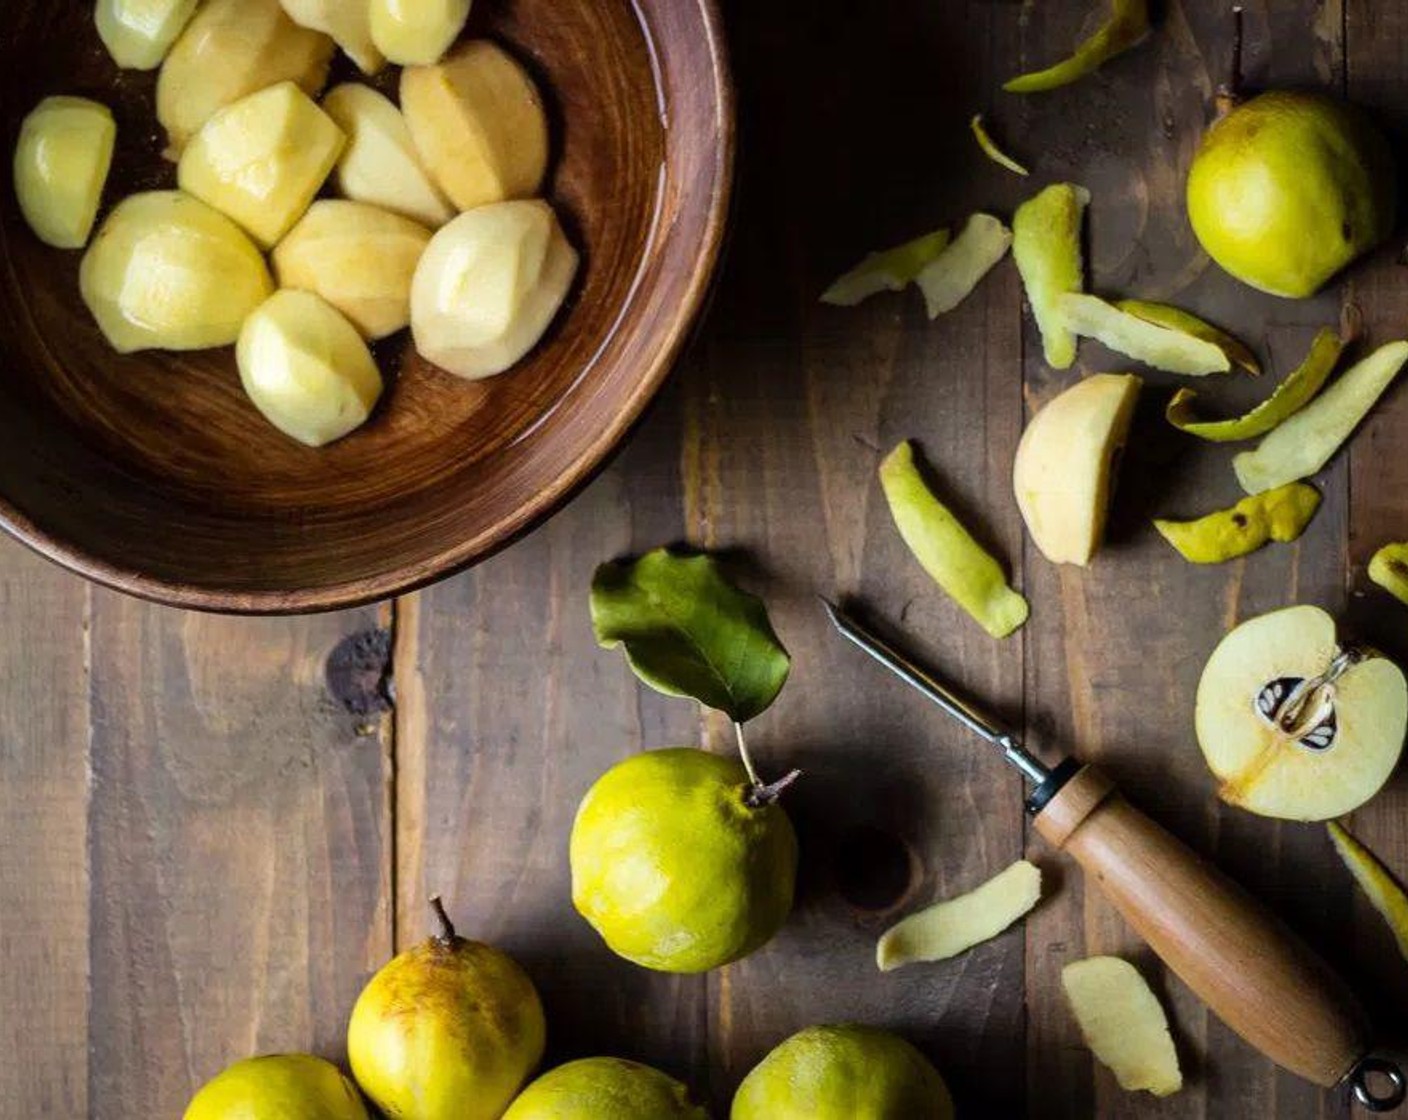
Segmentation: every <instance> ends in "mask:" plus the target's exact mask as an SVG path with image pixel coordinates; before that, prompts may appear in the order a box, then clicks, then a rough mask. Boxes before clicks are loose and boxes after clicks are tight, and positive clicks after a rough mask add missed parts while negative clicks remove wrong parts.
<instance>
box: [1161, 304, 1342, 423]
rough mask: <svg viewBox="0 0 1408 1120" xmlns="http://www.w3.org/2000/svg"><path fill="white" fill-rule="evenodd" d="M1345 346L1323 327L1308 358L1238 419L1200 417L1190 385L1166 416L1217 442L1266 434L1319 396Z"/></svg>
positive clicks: (1173, 402)
mask: <svg viewBox="0 0 1408 1120" xmlns="http://www.w3.org/2000/svg"><path fill="white" fill-rule="evenodd" d="M1344 347H1345V344H1344V342H1343V341H1342V340H1341V339H1340V337H1339V335H1337V334H1336V333H1335V332H1334V331H1332V330H1328V329H1327V330H1323V331H1321V332H1320V333H1319V334H1318V335H1316V336H1315V341H1314V342H1313V343H1311V346H1310V353H1309V354H1308V355H1307V356H1306V359H1305V361H1304V362H1302V363H1301V364H1300V366H1299V367H1298V368H1297V369H1295V370H1293V371H1292V372H1291V373H1290V374H1289V375H1288V376H1287V377H1286V380H1284V381H1283V382H1281V384H1280V385H1278V386H1277V387H1276V391H1275V392H1274V393H1272V394H1271V396H1270V397H1268V398H1267V399H1266V400H1264V401H1262V402H1261V404H1259V405H1257V406H1256V408H1254V409H1252V410H1251V411H1250V412H1248V413H1246V414H1244V415H1242V416H1238V417H1236V418H1235V419H1232V420H1199V419H1197V413H1196V412H1194V410H1193V401H1194V400H1195V399H1196V397H1197V394H1196V393H1194V392H1193V391H1192V390H1189V389H1180V390H1179V391H1178V392H1177V393H1175V394H1174V397H1173V400H1171V401H1169V404H1168V410H1167V412H1166V413H1165V416H1166V417H1167V418H1168V422H1169V423H1170V424H1172V425H1173V426H1174V427H1175V428H1177V429H1178V430H1179V431H1181V432H1187V433H1188V434H1189V435H1193V436H1197V437H1198V438H1199V439H1206V440H1211V441H1212V442H1214V443H1230V442H1233V441H1235V440H1241V439H1256V438H1257V437H1258V436H1264V435H1266V433H1267V432H1270V431H1272V430H1274V429H1275V428H1277V427H1279V426H1280V425H1281V424H1284V423H1285V422H1286V421H1287V420H1289V419H1290V418H1291V417H1292V416H1294V415H1295V414H1296V413H1297V412H1299V411H1300V410H1301V409H1302V408H1304V407H1305V406H1306V405H1307V404H1309V403H1310V402H1311V401H1312V400H1314V399H1315V395H1316V394H1317V393H1319V392H1320V390H1321V389H1322V388H1324V386H1325V382H1326V381H1328V380H1329V379H1330V374H1332V373H1333V372H1334V371H1335V366H1336V365H1338V364H1339V360H1340V355H1341V354H1342V353H1344Z"/></svg>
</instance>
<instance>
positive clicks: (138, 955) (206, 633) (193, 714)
mask: <svg viewBox="0 0 1408 1120" xmlns="http://www.w3.org/2000/svg"><path fill="white" fill-rule="evenodd" d="M93 597H94V601H93V611H92V627H91V648H92V654H91V657H92V662H91V664H92V699H93V710H92V711H93V715H92V809H91V817H90V829H89V859H90V861H91V866H92V934H91V960H92V978H91V984H92V988H91V1020H90V1039H89V1041H90V1045H91V1053H92V1061H93V1070H92V1076H91V1079H90V1091H91V1094H92V1100H93V1102H94V1103H95V1106H96V1107H97V1108H98V1112H97V1113H95V1114H96V1115H101V1116H103V1117H104V1118H109V1117H111V1118H125V1117H132V1118H136V1117H146V1116H153V1115H159V1116H177V1115H180V1113H181V1112H182V1110H183V1109H184V1107H185V1104H186V1101H187V1099H188V1098H189V1096H190V1094H191V1093H192V1091H193V1090H194V1088H195V1087H196V1086H197V1085H198V1084H199V1083H201V1082H202V1081H204V1080H205V1079H206V1078H209V1077H210V1076H212V1075H213V1074H215V1073H216V1072H217V1071H219V1070H220V1069H221V1068H223V1067H224V1066H225V1065H226V1064H228V1063H229V1062H231V1061H234V1060H237V1059H239V1058H244V1057H247V1056H250V1055H252V1054H257V1053H265V1052H271V1051H280V1050H312V1051H315V1052H318V1053H322V1054H325V1055H328V1056H329V1057H333V1058H337V1057H339V1056H340V1055H341V1054H342V1050H343V1039H344V1031H345V1024H346V1017H347V1015H348V1013H349V1011H350V1010H351V1007H352V1002H353V1000H354V999H355V997H356V995H357V992H358V991H359V990H360V986H361V983H362V982H363V980H364V979H365V977H366V976H367V974H368V973H369V972H370V970H371V969H372V968H374V967H375V966H377V965H379V964H380V963H381V962H382V961H383V960H384V959H385V957H386V956H387V954H388V953H389V950H390V940H391V937H390V933H391V931H390V917H391V910H390V901H389V897H388V892H387V888H388V885H389V882H390V879H389V866H388V864H387V860H388V857H389V851H390V849H389V844H388V828H389V816H388V804H387V797H386V792H387V781H388V774H389V772H388V766H387V758H386V752H385V747H384V742H383V739H384V737H385V729H384V727H383V726H382V725H383V723H384V720H383V719H382V718H381V717H379V716H378V715H377V714H376V713H375V712H367V711H366V710H365V709H366V708H368V707H369V706H370V707H375V705H374V704H371V705H368V704H367V703H364V702H363V701H365V700H366V699H367V693H368V690H369V689H370V691H371V692H374V691H375V687H374V682H375V679H376V673H375V670H374V669H373V670H372V671H370V672H369V673H367V674H364V675H362V676H360V677H358V676H356V675H353V676H352V677H350V678H349V677H347V676H345V675H342V674H339V676H338V679H337V682H336V683H337V686H338V692H339V695H340V697H341V698H342V699H343V700H344V701H349V702H351V704H352V706H353V707H358V708H361V709H363V710H362V711H360V712H355V713H354V712H352V711H349V710H348V708H347V706H346V704H345V703H339V702H338V700H337V699H336V698H334V697H333V696H332V695H330V693H329V688H328V683H327V667H328V663H329V659H330V657H332V655H333V654H334V651H335V650H337V649H338V647H339V644H340V643H342V642H343V641H344V639H346V638H348V637H349V636H355V635H358V634H363V635H365V634H366V633H367V632H375V631H377V630H378V629H380V628H381V627H382V626H383V625H384V621H385V620H383V619H381V618H379V617H378V614H377V612H376V611H374V610H363V611H356V612H352V613H349V614H344V615H329V616H323V617H317V618H306V619H265V620H252V619H231V618H216V617H210V616H204V615H196V614H187V613H181V612H177V611H171V610H166V609H163V608H158V607H152V606H148V605H145V604H142V603H139V602H137V601H135V600H132V599H127V598H123V597H120V596H116V595H113V594H110V593H105V592H98V591H94V592H93ZM374 644H375V643H374V642H373V645H374ZM373 660H374V659H373ZM359 684H360V685H361V686H362V687H361V688H360V689H359V688H358V685H359Z"/></svg>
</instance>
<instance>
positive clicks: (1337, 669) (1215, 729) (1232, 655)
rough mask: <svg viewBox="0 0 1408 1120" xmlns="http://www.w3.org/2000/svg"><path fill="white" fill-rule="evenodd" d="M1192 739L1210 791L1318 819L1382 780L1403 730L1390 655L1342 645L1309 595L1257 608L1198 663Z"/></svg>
mask: <svg viewBox="0 0 1408 1120" xmlns="http://www.w3.org/2000/svg"><path fill="white" fill-rule="evenodd" d="M1195 723H1196V728H1197V735H1198V743H1199V745H1200V746H1201V747H1202V750H1203V756H1204V758H1205V759H1206V760H1207V763H1208V766H1209V768H1210V769H1211V770H1212V772H1213V773H1214V774H1215V775H1216V776H1217V777H1218V779H1219V780H1220V781H1221V782H1222V788H1221V789H1220V790H1219V793H1218V795H1219V796H1220V797H1221V798H1222V799H1223V800H1224V801H1226V802H1228V803H1229V804H1233V805H1238V806H1240V807H1241V808H1243V809H1247V810H1249V811H1250V812H1253V813H1258V814H1260V815H1262V816H1268V817H1277V818H1280V819H1283V820H1305V821H1311V820H1328V819H1330V818H1332V817H1338V816H1343V815H1344V814H1345V813H1349V812H1352V811H1353V810H1355V809H1357V808H1358V807H1359V806H1360V805H1362V804H1364V802H1366V801H1368V800H1369V799H1370V798H1371V797H1373V796H1374V794H1376V793H1377V792H1378V791H1379V790H1380V789H1381V788H1382V787H1383V785H1384V783H1385V782H1387V781H1388V779H1389V777H1390V776H1391V775H1392V773H1393V770H1394V768H1395V767H1396V766H1397V764H1398V759H1399V755H1400V754H1401V753H1402V750H1403V738H1404V733H1405V730H1408V684H1405V681H1404V677H1403V673H1402V672H1401V671H1400V670H1399V668H1398V666H1397V665H1394V664H1393V663H1392V662H1391V661H1387V660H1385V659H1384V658H1381V657H1377V656H1374V655H1372V654H1369V653H1365V652H1362V651H1349V652H1346V651H1341V649H1340V648H1339V645H1338V642H1337V639H1336V634H1335V623H1334V620H1333V619H1332V618H1331V617H1330V616H1329V615H1328V614H1326V613H1325V612H1324V611H1322V610H1320V609H1319V608H1318V607H1308V606H1301V607H1290V608H1287V609H1285V610H1280V611H1274V612H1272V613H1271V614H1267V615H1262V616H1261V617H1259V618H1254V619H1252V620H1251V621H1249V622H1245V623H1243V624H1242V625H1241V626H1238V627H1237V628H1236V629H1235V630H1233V631H1232V632H1231V633H1230V634H1228V635H1227V636H1226V637H1225V638H1224V639H1223V640H1222V642H1221V643H1220V644H1219V645H1218V647H1217V649H1216V650H1214V651H1213V654H1212V657H1211V658H1209V659H1208V663H1207V667H1206V668H1205V669H1204V670H1203V676H1202V680H1201V681H1200V682H1199V685H1198V698H1197V709H1196V715H1195Z"/></svg>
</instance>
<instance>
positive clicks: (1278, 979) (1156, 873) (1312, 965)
mask: <svg viewBox="0 0 1408 1120" xmlns="http://www.w3.org/2000/svg"><path fill="white" fill-rule="evenodd" d="M823 604H824V605H825V607H826V612H827V614H828V615H829V616H830V619H831V622H832V624H833V625H834V626H835V627H836V629H837V630H838V631H839V632H840V633H841V635H842V636H843V637H845V638H846V639H848V640H849V641H851V642H853V643H854V644H855V645H857V646H859V647H860V648H861V649H863V650H864V651H865V652H866V653H868V654H869V655H870V656H871V657H872V658H874V659H875V660H876V661H878V662H879V663H880V664H881V665H883V666H885V668H887V669H889V670H890V672H892V673H894V674H895V675H896V676H897V677H899V678H900V679H901V680H902V681H904V682H905V683H906V684H908V685H910V687H912V688H914V689H916V690H917V691H919V692H920V693H922V694H923V695H925V696H926V697H928V698H929V699H930V700H931V701H932V702H933V703H934V704H936V705H938V707H939V708H940V709H941V710H942V711H944V712H945V713H947V714H948V715H949V716H951V717H952V718H953V719H955V720H957V721H958V722H959V723H961V724H962V725H963V726H964V727H966V728H967V729H968V730H969V731H971V732H972V733H973V734H975V735H977V736H978V737H979V738H980V739H983V740H985V741H986V742H988V743H990V744H992V745H993V746H995V747H997V748H999V749H1000V750H1001V751H1002V753H1003V755H1004V756H1005V758H1006V759H1007V761H1008V762H1009V763H1010V764H1011V765H1012V766H1014V767H1016V768H1017V769H1018V770H1019V771H1021V773H1022V776H1023V777H1025V778H1026V780H1027V781H1028V782H1029V783H1030V785H1031V787H1032V790H1031V793H1030V794H1029V795H1028V797H1027V802H1026V807H1027V812H1028V813H1029V814H1030V815H1031V817H1032V823H1033V825H1034V827H1035V829H1036V831H1037V832H1038V833H1039V834H1040V835H1041V836H1042V837H1043V838H1044V839H1045V840H1046V841H1047V842H1048V843H1050V844H1051V845H1052V846H1053V847H1055V848H1057V849H1058V850H1060V851H1064V852H1066V853H1067V854H1068V855H1070V856H1071V857H1072V858H1073V859H1075V861H1076V862H1077V863H1078V864H1080V865H1081V867H1082V868H1083V869H1084V870H1085V872H1086V874H1087V875H1088V876H1090V877H1091V878H1093V879H1094V880H1095V882H1096V883H1097V884H1098V885H1099V886H1100V889H1101V890H1102V891H1104V893H1105V895H1106V897H1107V898H1108V899H1109V900H1110V902H1111V903H1113V905H1114V907H1115V909H1116V910H1118V911H1119V912H1120V914H1121V916H1123V918H1124V920H1125V921H1126V922H1127V923H1129V925H1130V927H1131V928H1132V929H1133V930H1134V931H1135V932H1136V933H1137V934H1139V936H1140V937H1142V938H1143V939H1144V940H1145V941H1146V942H1148V944H1149V946H1150V948H1152V949H1153V950H1154V952H1156V953H1157V954H1158V955H1159V956H1160V957H1161V958H1162V959H1163V961H1164V963H1165V964H1167V965H1168V966H1169V968H1171V969H1172V970H1173V971H1174V973H1175V974H1176V975H1177V976H1178V977H1179V978H1180V979H1181V980H1182V981H1183V982H1184V983H1185V984H1187V985H1188V987H1189V988H1190V989H1192V991H1193V992H1194V994H1196V995H1197V996H1198V998H1199V999H1201V1000H1202V1001H1203V1002H1204V1003H1205V1004H1207V1006H1208V1007H1209V1008H1211V1010H1212V1011H1213V1012H1214V1013H1215V1014H1216V1015H1217V1016H1218V1018H1220V1019H1221V1020H1222V1021H1223V1022H1224V1023H1226V1024H1227V1026H1228V1027H1230V1028H1231V1029H1232V1030H1234V1031H1236V1032H1237V1033H1238V1034H1239V1035H1241V1036H1242V1038H1244V1039H1245V1040H1246V1041H1247V1042H1249V1043H1250V1044H1251V1045H1252V1046H1255V1047H1256V1048H1257V1049H1258V1050H1259V1051H1261V1053H1263V1054H1265V1055H1266V1056H1267V1057H1268V1058H1270V1059H1271V1060H1272V1061H1273V1062H1275V1063H1276V1064H1277V1065H1279V1066H1281V1067H1283V1068H1284V1069H1287V1070H1289V1071H1290V1072H1292V1073H1294V1074H1297V1075H1298V1076H1300V1077H1303V1078H1305V1079H1306V1080H1307V1081H1311V1082H1314V1083H1315V1084H1317V1085H1320V1086H1323V1087H1325V1088H1336V1087H1338V1086H1341V1085H1347V1086H1348V1087H1349V1088H1350V1090H1351V1091H1352V1092H1353V1094H1354V1097H1355V1099H1356V1100H1358V1101H1359V1103H1360V1104H1361V1105H1363V1106H1364V1107H1365V1108H1366V1109H1368V1110H1369V1111H1371V1112H1388V1111H1391V1110H1392V1109H1395V1108H1397V1107H1398V1106H1399V1105H1401V1104H1402V1103H1403V1102H1404V1099H1405V1097H1408V1081H1405V1078H1404V1074H1403V1071H1402V1070H1401V1069H1400V1068H1399V1067H1398V1066H1397V1065H1396V1064H1395V1063H1393V1062H1391V1061H1389V1060H1387V1059H1385V1058H1382V1057H1376V1056H1373V1055H1372V1053H1371V1050H1372V1047H1371V1044H1370V1029H1369V1021H1368V1016H1367V1015H1366V1014H1365V1012H1364V1010H1363V1008H1362V1007H1360V1005H1359V1002H1358V1000H1357V999H1356V998H1355V997H1354V995H1353V994H1352V993H1351V992H1350V990H1349V988H1348V986H1347V985H1346V984H1345V983H1344V981H1343V980H1341V979H1340V978H1339V977H1338V976H1337V975H1335V973H1334V972H1333V971H1332V970H1331V969H1330V967H1329V966H1328V965H1327V964H1325V962H1324V961H1322V960H1321V959H1320V958H1319V957H1318V956H1316V955H1315V953H1314V952H1313V951H1312V950H1311V949H1310V948H1309V946H1307V945H1306V944H1305V943H1304V942H1302V941H1301V940H1300V938H1298V937H1297V936H1296V935H1295V934H1294V933H1292V932H1291V930H1290V929H1289V928H1287V927H1286V926H1285V925H1284V924H1282V922H1281V921H1280V920H1279V919H1278V918H1276V917H1275V916H1274V915H1273V914H1272V913H1271V912H1270V911H1269V910H1267V909H1266V908H1265V907H1263V906H1262V905H1261V904H1260V903H1259V902H1256V901H1255V900H1254V899H1253V898H1252V897H1251V896H1250V895H1249V894H1247V893H1246V892H1245V891H1243V890H1242V889H1241V888H1240V887H1238V886H1237V885H1236V884H1234V883H1233V882H1232V881H1231V880H1230V879H1228V878H1227V877H1226V876H1224V875H1223V874H1222V873H1221V872H1220V871H1218V870H1217V869H1216V868H1215V867H1213V865H1212V864H1210V863H1208V862H1207V861H1206V860H1204V859H1202V858H1201V857H1200V856H1198V855H1197V854H1195V853H1194V852H1193V851H1192V850H1191V849H1189V848H1188V847H1186V846H1185V845H1184V844H1183V843H1181V842H1180V841H1179V840H1177V839H1175V838H1174V837H1173V836H1172V835H1171V834H1170V833H1168V832H1167V831H1165V830H1164V829H1163V828H1162V827H1161V826H1159V825H1158V824H1156V823H1155V822H1154V821H1152V820H1150V819H1149V818H1148V817H1146V816H1145V815H1144V814H1143V813H1141V812H1140V811H1139V810H1138V809H1136V808H1135V807H1134V806H1132V805H1131V804H1130V803H1129V802H1128V801H1126V800H1125V799H1124V798H1123V797H1122V796H1121V795H1120V794H1119V792H1118V791H1117V790H1116V789H1115V787H1114V784H1113V783H1112V782H1111V781H1110V779H1109V778H1107V777H1106V776H1105V775H1104V774H1102V773H1101V772H1100V771H1099V770H1097V769H1096V768H1095V767H1093V766H1086V765H1083V764H1081V763H1080V762H1078V761H1076V760H1075V759H1073V758H1067V759H1064V760H1063V761H1061V762H1059V763H1058V764H1057V765H1055V766H1047V765H1046V764H1045V763H1044V762H1042V761H1041V760H1040V759H1038V758H1037V757H1035V756H1034V755H1032V754H1031V753H1030V752H1029V751H1027V750H1026V748H1024V747H1023V746H1022V744H1021V743H1020V742H1019V741H1018V739H1017V738H1016V736H1014V735H1012V734H1011V733H1010V732H1007V731H1004V730H1003V729H1001V728H1000V727H998V726H996V725H995V724H994V723H993V722H992V721H991V720H990V719H989V718H988V717H986V716H985V715H983V714H982V713H981V712H979V711H978V710H977V709H976V708H974V707H973V706H972V705H970V704H969V703H968V702H967V701H966V700H964V699H963V698H962V697H960V696H958V695H957V694H956V693H954V692H953V691H952V690H951V689H950V688H949V687H948V686H947V685H945V684H943V683H942V682H940V681H939V680H937V679H935V677H934V676H933V675H932V674H930V673H928V672H926V671H925V670H924V669H922V668H920V667H919V666H918V665H916V664H915V663H914V662H913V661H911V660H910V659H909V658H908V657H906V656H905V655H904V654H902V653H900V652H899V651H898V650H896V649H894V648H893V647H892V646H890V645H889V644H888V643H886V642H885V641H883V640H882V639H880V638H878V637H876V636H875V635H874V634H872V633H870V632H869V631H868V630H866V629H865V628H863V627H862V626H861V625H860V624H859V623H857V622H856V621H855V620H854V619H852V618H850V617H848V616H847V615H846V614H844V613H842V611H841V610H840V609H839V608H837V607H836V606H834V605H832V604H831V603H828V602H826V601H825V600H823ZM1380 1080H1381V1081H1382V1083H1384V1084H1385V1085H1386V1088H1385V1089H1384V1090H1383V1091H1376V1088H1375V1082H1376V1081H1380Z"/></svg>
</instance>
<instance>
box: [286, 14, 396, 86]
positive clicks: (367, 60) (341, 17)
mask: <svg viewBox="0 0 1408 1120" xmlns="http://www.w3.org/2000/svg"><path fill="white" fill-rule="evenodd" d="M279 2H280V3H281V4H282V5H283V6H284V11H286V12H287V13H288V17H289V19H291V20H293V22H294V23H296V24H298V25H299V26H300V27H306V28H308V29H309V30H311V31H321V32H322V33H323V34H324V35H328V36H331V38H332V40H333V42H335V43H336V44H337V45H338V46H339V47H341V48H342V51H343V53H344V54H346V55H347V57H348V58H350V59H351V60H352V61H353V62H355V63H356V64H357V69H359V70H361V71H362V73H363V74H369V75H370V74H377V73H380V72H381V70H382V68H383V67H384V66H385V65H386V56H385V55H383V54H382V53H381V51H379V50H377V49H376V44H375V43H374V42H372V24H371V12H370V8H369V6H368V4H367V0H279Z"/></svg>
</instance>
